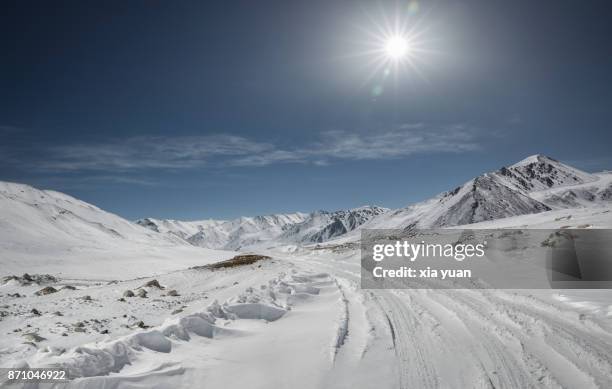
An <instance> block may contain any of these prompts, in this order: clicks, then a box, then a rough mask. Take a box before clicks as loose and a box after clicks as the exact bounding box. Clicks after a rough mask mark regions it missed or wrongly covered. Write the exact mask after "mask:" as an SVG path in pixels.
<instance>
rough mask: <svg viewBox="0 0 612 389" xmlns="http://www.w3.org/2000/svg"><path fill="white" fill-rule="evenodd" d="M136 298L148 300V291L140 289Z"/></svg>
mask: <svg viewBox="0 0 612 389" xmlns="http://www.w3.org/2000/svg"><path fill="white" fill-rule="evenodd" d="M136 296H138V297H142V298H146V297H147V291H146V290H144V289H138V290H137V291H136Z"/></svg>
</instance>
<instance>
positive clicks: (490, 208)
mask: <svg viewBox="0 0 612 389" xmlns="http://www.w3.org/2000/svg"><path fill="white" fill-rule="evenodd" d="M611 183H612V174H610V173H599V174H590V173H586V172H583V171H581V170H578V169H576V168H573V167H571V166H568V165H566V164H563V163H561V162H559V161H557V160H555V159H553V158H550V157H545V156H542V155H533V156H530V157H527V158H525V159H523V160H522V161H520V162H518V163H515V164H514V165H511V166H509V167H502V168H501V169H499V170H497V171H495V172H490V173H485V174H482V175H480V176H478V177H476V178H473V179H471V180H469V181H468V182H466V183H464V184H463V185H461V186H459V187H457V188H455V189H453V190H451V191H448V192H444V193H441V194H439V195H438V196H435V197H434V198H432V199H429V200H426V201H423V202H420V203H417V204H414V205H411V206H408V207H406V208H401V209H398V210H395V211H391V212H388V213H385V214H384V215H381V216H378V217H375V218H373V219H372V220H371V221H369V222H368V223H366V224H364V225H363V228H379V229H383V228H433V227H447V226H457V225H464V224H472V223H478V222H482V221H487V220H497V219H502V218H506V217H511V216H519V215H527V214H535V213H540V212H545V211H550V210H552V209H559V208H575V207H579V206H592V205H597V204H598V203H601V202H604V203H605V202H609V201H611V198H612V196H611V195H612V186H610V185H611Z"/></svg>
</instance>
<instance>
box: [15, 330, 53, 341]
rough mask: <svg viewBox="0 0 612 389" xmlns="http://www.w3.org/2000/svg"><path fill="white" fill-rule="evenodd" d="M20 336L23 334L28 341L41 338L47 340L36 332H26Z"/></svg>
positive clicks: (40, 339)
mask: <svg viewBox="0 0 612 389" xmlns="http://www.w3.org/2000/svg"><path fill="white" fill-rule="evenodd" d="M21 336H23V337H24V338H25V339H26V340H27V341H30V342H42V341H43V340H47V339H46V338H43V337H42V336H40V335H38V334H37V333H36V332H27V333H25V334H22V335H21Z"/></svg>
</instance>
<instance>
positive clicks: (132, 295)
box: [123, 289, 134, 297]
mask: <svg viewBox="0 0 612 389" xmlns="http://www.w3.org/2000/svg"><path fill="white" fill-rule="evenodd" d="M123 297H134V292H132V291H131V290H129V289H128V290H126V291H125V292H123Z"/></svg>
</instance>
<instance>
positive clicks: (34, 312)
mask: <svg viewBox="0 0 612 389" xmlns="http://www.w3.org/2000/svg"><path fill="white" fill-rule="evenodd" d="M30 313H32V314H33V315H36V316H40V311H39V310H38V309H36V308H32V310H31V311H30Z"/></svg>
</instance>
